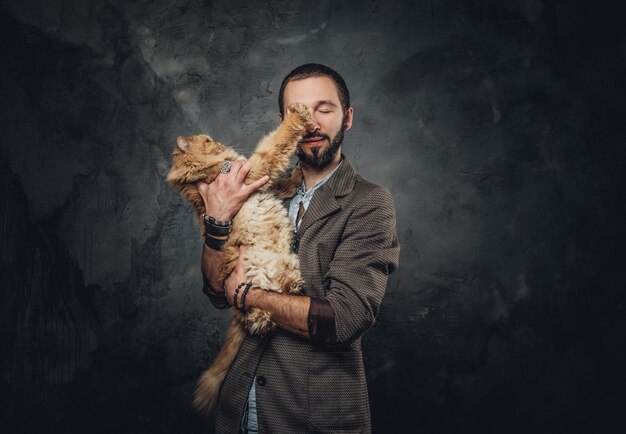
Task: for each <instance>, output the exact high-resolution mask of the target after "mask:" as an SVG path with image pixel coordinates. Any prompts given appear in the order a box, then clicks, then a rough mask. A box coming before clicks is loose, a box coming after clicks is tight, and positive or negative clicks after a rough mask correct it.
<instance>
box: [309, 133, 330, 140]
mask: <svg viewBox="0 0 626 434" xmlns="http://www.w3.org/2000/svg"><path fill="white" fill-rule="evenodd" d="M309 139H328V140H329V141H330V137H329V136H328V135H327V134H324V133H307V134H305V135H304V136H302V140H309Z"/></svg>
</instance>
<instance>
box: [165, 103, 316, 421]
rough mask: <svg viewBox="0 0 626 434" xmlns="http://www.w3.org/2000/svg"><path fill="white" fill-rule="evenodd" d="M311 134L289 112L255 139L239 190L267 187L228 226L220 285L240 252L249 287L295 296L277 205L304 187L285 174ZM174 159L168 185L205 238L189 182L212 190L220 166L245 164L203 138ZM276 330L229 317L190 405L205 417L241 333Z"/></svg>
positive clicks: (285, 221)
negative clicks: (263, 179)
mask: <svg viewBox="0 0 626 434" xmlns="http://www.w3.org/2000/svg"><path fill="white" fill-rule="evenodd" d="M310 126H311V117H310V114H309V111H308V109H307V107H306V106H305V105H303V104H292V105H290V106H289V108H288V110H287V114H286V116H285V119H284V120H283V122H282V123H281V124H280V126H279V127H278V128H277V129H276V130H274V131H273V132H272V133H270V134H268V135H267V136H265V137H264V138H263V139H261V141H260V142H259V144H258V145H257V148H256V150H255V152H254V154H253V155H252V157H250V160H251V161H252V163H253V164H252V168H251V169H250V172H249V173H248V176H247V177H246V179H245V181H244V182H245V183H246V184H250V183H252V182H254V181H256V180H258V179H260V178H261V177H263V176H265V175H269V177H270V180H269V182H268V183H267V184H265V185H264V186H263V187H261V189H259V190H258V191H257V192H256V193H254V194H253V195H252V196H250V198H248V200H247V201H246V203H244V205H243V206H242V207H241V209H240V210H239V212H238V213H237V215H236V216H235V217H234V218H233V226H232V231H231V234H230V236H229V237H228V241H227V242H226V244H225V245H224V255H223V260H224V262H223V266H222V270H221V275H220V281H221V282H223V281H224V279H225V278H226V277H227V276H228V275H229V274H230V273H231V271H232V270H233V269H234V268H235V265H236V264H237V260H238V259H239V246H241V245H244V246H246V247H247V249H246V255H245V257H244V258H242V260H243V266H244V270H245V272H246V276H247V278H248V281H249V282H252V284H253V286H254V287H258V288H263V289H267V290H271V291H276V292H286V293H298V292H299V291H300V287H301V285H302V277H301V275H300V263H299V261H298V256H297V255H296V254H295V253H293V252H291V250H290V246H291V240H292V236H293V226H292V225H291V221H290V220H289V217H288V216H287V210H286V209H285V208H284V207H283V205H282V202H281V200H280V198H287V197H291V196H293V194H294V193H295V190H296V188H297V187H298V185H299V184H300V182H301V181H302V173H301V171H300V170H299V169H298V168H296V169H294V170H293V171H292V173H291V174H288V175H285V170H286V168H287V165H288V164H289V159H290V157H291V156H292V155H293V153H294V151H295V149H296V146H297V145H298V142H299V141H300V140H301V139H302V137H303V135H304V134H306V132H307V128H308V127H310ZM172 156H173V165H172V168H171V170H170V172H169V174H168V176H167V180H168V182H169V183H170V185H171V186H172V187H174V188H175V189H177V190H178V191H179V192H180V193H181V195H182V196H183V197H185V198H186V199H187V200H188V201H189V202H191V204H192V205H193V206H194V208H195V210H196V214H197V216H198V219H199V220H200V222H201V226H202V235H203V236H204V225H203V224H202V220H203V214H204V212H205V209H204V202H203V200H202V197H201V196H200V194H199V193H198V189H197V188H196V186H195V182H197V181H200V180H203V181H206V182H212V181H213V180H215V178H216V177H217V176H218V174H219V171H220V168H221V166H222V164H223V163H224V161H226V160H231V161H232V160H243V159H244V158H243V157H242V156H240V155H239V154H237V153H236V152H235V151H234V150H232V149H231V148H228V147H225V146H224V145H222V144H221V143H219V142H217V141H215V140H213V139H212V138H211V137H209V136H207V135H195V136H190V137H182V136H181V137H178V138H177V140H176V148H175V149H174V152H173V154H172ZM281 175H282V176H281ZM275 327H276V324H275V323H274V322H273V321H272V318H271V315H270V314H269V312H265V311H262V310H260V309H252V311H251V312H249V313H246V314H242V313H241V312H239V311H237V310H234V318H233V321H232V323H231V325H230V327H229V329H228V332H227V336H226V341H225V343H224V346H223V347H222V349H221V350H220V352H219V353H218V355H217V357H216V359H215V361H214V362H213V365H211V367H210V368H209V369H208V370H207V371H206V372H205V373H204V374H203V375H202V377H201V378H200V380H199V382H198V387H197V389H196V395H195V400H194V404H195V406H196V407H197V408H198V409H199V410H201V411H208V410H210V409H211V408H213V406H214V405H215V403H216V402H217V396H218V394H219V390H220V387H221V384H222V382H223V380H224V378H225V377H226V374H227V373H228V370H229V369H230V366H231V365H232V363H233V362H234V360H235V357H236V356H237V353H238V352H239V349H240V348H241V344H242V343H243V339H244V337H245V333H246V330H248V332H250V333H253V334H265V333H268V332H270V331H272V330H273V329H274V328H275Z"/></svg>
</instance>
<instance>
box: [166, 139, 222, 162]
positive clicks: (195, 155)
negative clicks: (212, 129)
mask: <svg viewBox="0 0 626 434" xmlns="http://www.w3.org/2000/svg"><path fill="white" fill-rule="evenodd" d="M225 150H226V147H225V146H224V145H222V144H221V143H220V142H218V141H217V140H213V139H212V138H211V137H210V136H207V135H206V134H197V135H195V136H178V137H176V148H175V149H174V153H173V154H172V155H173V156H174V159H176V158H177V157H178V158H184V159H186V160H193V159H200V160H205V159H206V158H207V157H213V156H217V155H219V154H221V153H222V152H224V151H225Z"/></svg>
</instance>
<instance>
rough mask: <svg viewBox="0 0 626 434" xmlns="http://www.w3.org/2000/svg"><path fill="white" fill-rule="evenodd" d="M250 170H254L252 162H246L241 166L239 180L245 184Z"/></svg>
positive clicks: (238, 174)
mask: <svg viewBox="0 0 626 434" xmlns="http://www.w3.org/2000/svg"><path fill="white" fill-rule="evenodd" d="M250 169H252V160H248V161H246V162H245V163H244V164H243V165H242V166H241V169H239V172H238V173H237V180H238V181H239V182H242V183H243V180H244V179H246V176H248V173H249V172H250Z"/></svg>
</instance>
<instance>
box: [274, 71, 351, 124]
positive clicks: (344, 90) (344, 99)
mask: <svg viewBox="0 0 626 434" xmlns="http://www.w3.org/2000/svg"><path fill="white" fill-rule="evenodd" d="M309 77H328V78H330V79H331V80H332V81H334V82H335V85H336V86H337V93H338V94H339V101H340V102H341V108H342V110H343V114H344V116H345V114H346V112H347V111H348V109H349V108H350V92H348V86H346V82H345V81H344V80H343V77H342V76H341V75H339V73H338V72H337V71H335V70H334V69H332V68H329V67H328V66H325V65H320V64H319V63H307V64H305V65H300V66H298V67H297V68H295V69H294V70H293V71H291V72H290V73H289V74H287V76H286V77H285V78H284V79H283V82H282V83H281V84H280V91H279V92H278V109H279V110H280V116H281V117H282V116H283V113H284V112H285V102H284V101H283V97H284V95H285V87H287V83H289V82H290V81H294V80H303V79H305V78H309Z"/></svg>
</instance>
